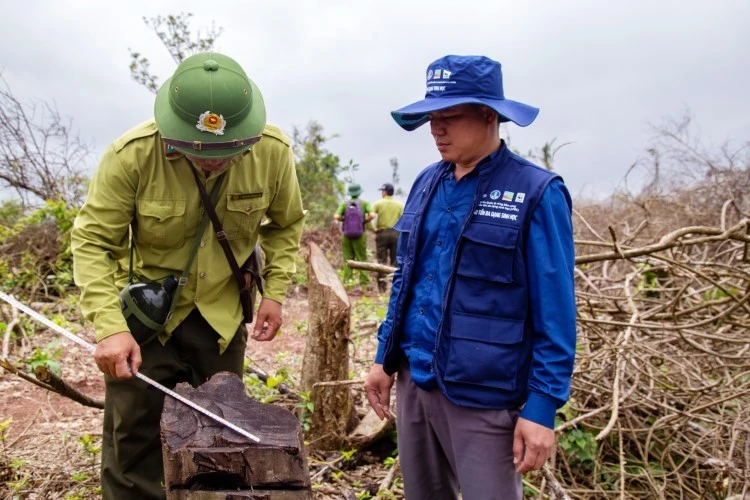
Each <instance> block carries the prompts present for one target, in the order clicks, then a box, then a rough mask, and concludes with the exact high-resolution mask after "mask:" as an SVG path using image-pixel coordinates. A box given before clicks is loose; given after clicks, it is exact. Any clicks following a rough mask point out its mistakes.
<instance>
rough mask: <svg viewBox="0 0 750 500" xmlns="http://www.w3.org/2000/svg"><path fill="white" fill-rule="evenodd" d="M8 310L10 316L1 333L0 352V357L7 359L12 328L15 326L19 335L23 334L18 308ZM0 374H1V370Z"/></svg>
mask: <svg viewBox="0 0 750 500" xmlns="http://www.w3.org/2000/svg"><path fill="white" fill-rule="evenodd" d="M10 310H11V314H12V317H11V320H10V321H9V322H8V325H7V326H6V327H5V335H3V350H2V354H0V359H8V354H9V353H10V336H11V334H12V333H13V330H14V329H16V328H17V329H18V330H20V331H21V335H23V328H21V323H20V318H19V317H18V310H17V309H16V308H15V307H11V308H10ZM0 375H2V371H1V370H0Z"/></svg>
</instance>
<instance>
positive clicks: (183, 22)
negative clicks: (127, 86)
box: [128, 12, 223, 93]
mask: <svg viewBox="0 0 750 500" xmlns="http://www.w3.org/2000/svg"><path fill="white" fill-rule="evenodd" d="M192 17H193V14H192V13H190V12H180V13H179V14H176V15H172V14H168V15H166V16H156V17H151V18H146V17H144V18H143V22H144V24H146V26H148V27H149V28H151V29H152V30H154V32H155V33H156V36H158V37H159V40H161V43H162V44H163V45H164V48H166V49H167V52H169V55H170V56H172V59H173V60H174V62H176V63H177V64H179V63H181V62H182V61H184V60H185V58H187V57H188V56H191V55H193V54H196V53H198V52H206V51H209V50H212V49H213V48H214V43H215V42H216V39H217V38H218V37H219V35H221V32H222V31H223V28H221V27H218V28H217V27H216V26H215V25H214V24H213V23H212V24H211V27H210V28H204V29H198V30H197V31H196V33H195V35H193V33H192V31H191V29H190V20H191V18H192ZM128 51H130V75H131V76H132V78H133V80H135V81H136V82H138V83H139V84H140V85H143V86H144V87H146V88H147V89H148V90H150V91H151V92H153V93H156V92H157V91H158V90H159V85H160V84H159V81H158V77H157V76H156V75H155V74H153V73H152V72H151V62H150V61H149V60H148V58H147V57H145V56H144V55H143V54H141V53H140V52H137V51H134V50H132V49H128Z"/></svg>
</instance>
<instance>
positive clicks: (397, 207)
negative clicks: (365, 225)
mask: <svg viewBox="0 0 750 500" xmlns="http://www.w3.org/2000/svg"><path fill="white" fill-rule="evenodd" d="M372 211H373V212H375V214H377V216H378V218H377V219H376V220H375V221H373V223H372V225H373V226H374V227H375V229H390V228H392V227H393V226H394V225H395V224H396V222H398V220H399V219H400V218H401V215H402V214H403V213H404V204H403V203H401V202H400V201H398V200H394V199H393V198H391V197H390V196H386V197H385V198H383V199H380V200H378V201H376V202H375V203H373V204H372Z"/></svg>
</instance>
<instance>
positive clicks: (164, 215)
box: [136, 200, 185, 248]
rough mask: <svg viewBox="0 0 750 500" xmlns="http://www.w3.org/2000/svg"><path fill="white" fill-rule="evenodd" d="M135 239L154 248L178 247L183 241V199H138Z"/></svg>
mask: <svg viewBox="0 0 750 500" xmlns="http://www.w3.org/2000/svg"><path fill="white" fill-rule="evenodd" d="M136 221H137V224H136V241H137V242H138V243H142V244H145V245H150V246H152V247H155V248H179V247H181V246H182V245H183V244H184V243H185V200H140V201H139V202H138V211H137V214H136Z"/></svg>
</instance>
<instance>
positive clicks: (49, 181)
mask: <svg viewBox="0 0 750 500" xmlns="http://www.w3.org/2000/svg"><path fill="white" fill-rule="evenodd" d="M0 84H2V87H0V188H10V189H12V190H14V191H15V192H16V193H17V194H18V197H19V198H20V200H21V203H22V204H23V206H24V207H30V206H33V205H37V204H39V203H40V202H41V201H45V200H55V201H58V200H61V201H64V202H66V203H68V204H70V205H71V206H79V205H80V204H81V203H82V201H83V197H84V195H85V184H84V181H85V179H86V176H85V175H84V170H85V166H86V165H85V164H86V160H87V159H88V156H89V155H90V153H91V148H90V146H89V145H88V144H86V143H85V142H84V141H83V140H81V138H80V137H79V136H78V135H76V134H74V133H73V131H72V127H71V124H72V121H71V120H70V119H69V118H65V117H63V116H62V115H61V114H60V113H59V112H58V110H57V108H56V107H55V106H54V105H52V104H50V103H48V102H32V103H30V104H26V103H23V102H21V101H20V100H19V99H17V98H16V97H15V95H14V94H13V92H12V91H11V88H10V86H9V85H8V83H7V82H6V81H5V79H3V78H2V77H1V76H0Z"/></svg>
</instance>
